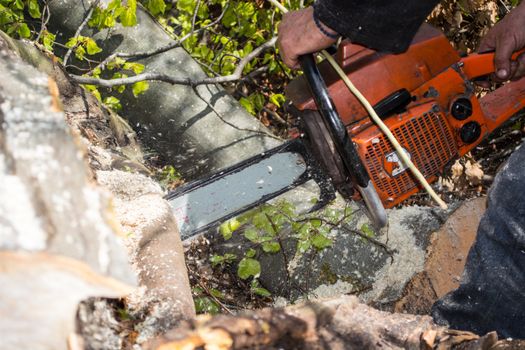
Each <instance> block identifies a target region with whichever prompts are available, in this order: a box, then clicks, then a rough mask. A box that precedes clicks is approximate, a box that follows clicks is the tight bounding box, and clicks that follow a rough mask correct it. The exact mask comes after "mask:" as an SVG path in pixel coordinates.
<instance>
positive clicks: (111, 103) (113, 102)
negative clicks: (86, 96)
mask: <svg viewBox="0 0 525 350" xmlns="http://www.w3.org/2000/svg"><path fill="white" fill-rule="evenodd" d="M104 104H105V105H107V106H108V107H109V108H111V109H114V110H117V111H118V110H120V109H122V105H121V104H120V100H119V99H118V98H116V97H115V96H109V97H107V98H105V99H104Z"/></svg>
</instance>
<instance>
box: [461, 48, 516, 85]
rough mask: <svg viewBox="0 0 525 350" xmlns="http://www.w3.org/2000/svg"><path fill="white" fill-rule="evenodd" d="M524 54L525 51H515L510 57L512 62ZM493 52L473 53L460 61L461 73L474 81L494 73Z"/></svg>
mask: <svg viewBox="0 0 525 350" xmlns="http://www.w3.org/2000/svg"><path fill="white" fill-rule="evenodd" d="M523 53H525V49H523V50H520V51H516V52H514V54H513V55H512V57H511V60H512V61H516V60H517V59H518V56H520V55H521V54H523ZM494 56H495V53H494V52H487V53H473V54H470V55H468V56H466V57H463V58H462V59H461V60H460V64H461V65H462V66H463V67H462V68H463V72H464V73H465V75H466V76H467V78H469V79H471V80H472V79H475V78H478V77H482V76H484V75H488V74H491V73H494V71H495V67H494Z"/></svg>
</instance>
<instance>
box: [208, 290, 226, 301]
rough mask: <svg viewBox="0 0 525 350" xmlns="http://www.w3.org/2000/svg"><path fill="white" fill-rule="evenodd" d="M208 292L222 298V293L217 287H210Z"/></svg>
mask: <svg viewBox="0 0 525 350" xmlns="http://www.w3.org/2000/svg"><path fill="white" fill-rule="evenodd" d="M210 294H211V295H212V296H214V297H215V298H217V299H224V294H223V293H222V292H221V291H220V290H218V289H215V288H211V289H210Z"/></svg>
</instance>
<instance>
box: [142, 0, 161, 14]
mask: <svg viewBox="0 0 525 350" xmlns="http://www.w3.org/2000/svg"><path fill="white" fill-rule="evenodd" d="M146 8H147V9H148V11H149V12H151V14H152V15H154V16H156V15H159V14H164V11H166V3H165V2H164V0H148V1H147V2H146Z"/></svg>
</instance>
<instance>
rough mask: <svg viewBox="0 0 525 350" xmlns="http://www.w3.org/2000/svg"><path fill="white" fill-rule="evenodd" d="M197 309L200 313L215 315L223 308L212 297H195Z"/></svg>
mask: <svg viewBox="0 0 525 350" xmlns="http://www.w3.org/2000/svg"><path fill="white" fill-rule="evenodd" d="M195 311H197V313H199V314H202V313H206V314H212V315H215V314H218V313H219V312H220V311H221V308H220V306H219V305H218V304H217V303H216V302H215V301H213V300H212V299H211V298H208V297H199V298H195Z"/></svg>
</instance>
